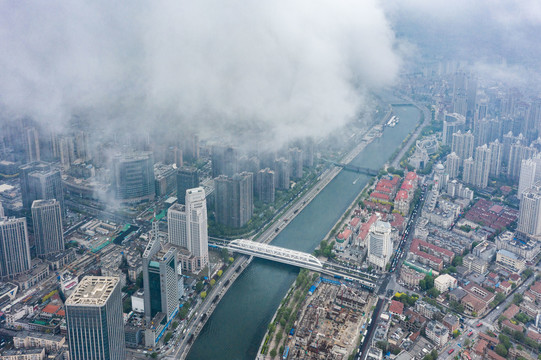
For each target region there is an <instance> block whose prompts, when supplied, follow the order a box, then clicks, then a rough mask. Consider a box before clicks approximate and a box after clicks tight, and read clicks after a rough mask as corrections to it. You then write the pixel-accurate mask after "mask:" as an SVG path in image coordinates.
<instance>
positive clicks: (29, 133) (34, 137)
mask: <svg viewBox="0 0 541 360" xmlns="http://www.w3.org/2000/svg"><path fill="white" fill-rule="evenodd" d="M23 139H24V147H25V153H26V162H34V161H40V160H41V156H40V148H39V134H38V131H37V130H36V128H35V127H27V128H25V129H24V137H23Z"/></svg>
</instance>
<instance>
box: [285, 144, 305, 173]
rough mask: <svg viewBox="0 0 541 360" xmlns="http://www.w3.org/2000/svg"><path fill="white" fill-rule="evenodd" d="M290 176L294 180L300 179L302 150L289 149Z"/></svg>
mask: <svg viewBox="0 0 541 360" xmlns="http://www.w3.org/2000/svg"><path fill="white" fill-rule="evenodd" d="M288 155H289V165H290V174H291V177H293V178H294V179H300V178H302V150H301V149H299V148H293V149H289V152H288Z"/></svg>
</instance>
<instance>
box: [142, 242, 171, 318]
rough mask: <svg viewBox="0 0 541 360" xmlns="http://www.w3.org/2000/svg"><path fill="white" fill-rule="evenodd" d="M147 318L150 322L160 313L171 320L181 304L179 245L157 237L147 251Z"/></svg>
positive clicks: (145, 283) (145, 279)
mask: <svg viewBox="0 0 541 360" xmlns="http://www.w3.org/2000/svg"><path fill="white" fill-rule="evenodd" d="M143 286H144V288H145V295H144V302H145V318H146V320H147V322H150V321H151V320H152V319H153V318H154V317H155V316H156V314H158V313H164V314H165V315H166V319H167V321H169V320H170V319H172V318H173V317H175V315H176V313H177V311H178V306H179V299H178V275H177V248H176V247H175V246H173V245H171V244H168V243H163V242H161V241H160V239H159V238H156V237H153V238H152V239H151V240H150V241H149V242H148V245H147V247H146V248H145V251H144V252H143Z"/></svg>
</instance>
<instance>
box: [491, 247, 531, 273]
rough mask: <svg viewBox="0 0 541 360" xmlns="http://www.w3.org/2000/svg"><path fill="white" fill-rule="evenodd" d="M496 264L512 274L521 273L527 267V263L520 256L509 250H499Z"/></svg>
mask: <svg viewBox="0 0 541 360" xmlns="http://www.w3.org/2000/svg"><path fill="white" fill-rule="evenodd" d="M496 263H497V264H498V265H500V266H502V267H503V268H505V269H508V270H510V271H512V272H516V273H520V272H522V270H524V268H525V267H526V261H525V260H524V259H523V258H522V257H520V256H519V255H517V254H515V253H512V252H511V251H508V250H504V249H501V250H498V252H497V254H496Z"/></svg>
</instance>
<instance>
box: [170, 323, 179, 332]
mask: <svg viewBox="0 0 541 360" xmlns="http://www.w3.org/2000/svg"><path fill="white" fill-rule="evenodd" d="M171 326H172V327H173V330H175V329H176V328H177V327H178V321H173V323H172V324H171Z"/></svg>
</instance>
